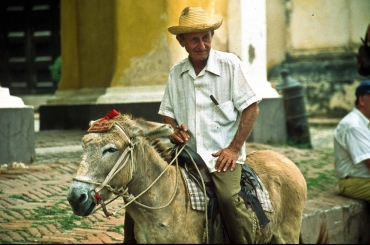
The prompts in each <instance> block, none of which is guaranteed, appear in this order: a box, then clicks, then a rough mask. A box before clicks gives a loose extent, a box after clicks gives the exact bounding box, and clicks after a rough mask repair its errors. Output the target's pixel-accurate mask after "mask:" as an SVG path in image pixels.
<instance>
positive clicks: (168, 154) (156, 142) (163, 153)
mask: <svg viewBox="0 0 370 245" xmlns="http://www.w3.org/2000/svg"><path fill="white" fill-rule="evenodd" d="M149 142H150V144H151V146H153V148H154V150H155V151H156V152H158V154H159V156H160V157H162V159H163V160H165V161H166V162H168V163H169V162H171V160H172V159H173V156H172V148H171V147H169V146H167V145H166V144H164V143H163V142H162V141H161V140H160V139H158V138H157V139H149Z"/></svg>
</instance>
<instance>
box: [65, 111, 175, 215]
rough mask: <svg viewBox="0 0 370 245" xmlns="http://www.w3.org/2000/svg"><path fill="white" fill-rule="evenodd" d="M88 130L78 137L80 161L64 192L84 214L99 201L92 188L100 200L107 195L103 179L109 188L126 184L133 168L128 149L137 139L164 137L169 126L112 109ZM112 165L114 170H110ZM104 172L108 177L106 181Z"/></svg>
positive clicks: (108, 192) (81, 213)
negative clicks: (68, 187) (80, 144)
mask: <svg viewBox="0 0 370 245" xmlns="http://www.w3.org/2000/svg"><path fill="white" fill-rule="evenodd" d="M88 132H89V133H88V134H87V135H85V136H84V137H83V138H82V145H83V151H84V152H83V156H82V161H81V163H80V167H79V169H78V171H77V176H76V178H75V180H74V181H73V183H72V185H71V187H70V189H69V191H68V195H67V199H68V201H69V203H70V205H71V207H72V209H73V212H74V213H75V214H76V215H79V216H87V215H89V214H91V213H92V211H93V210H94V208H95V206H96V204H97V203H98V202H99V201H98V202H97V200H96V198H95V200H94V197H96V193H95V191H97V192H100V193H99V195H100V197H99V198H101V199H102V200H107V199H108V198H109V197H110V196H111V192H110V191H109V190H108V189H107V188H106V186H105V185H104V186H102V185H101V184H102V183H103V182H106V183H105V184H106V185H108V186H110V187H112V188H119V187H122V186H126V185H127V184H128V182H129V181H130V179H131V177H132V176H131V174H132V171H133V169H132V168H133V166H131V162H130V161H131V159H129V158H130V157H132V156H130V150H131V149H132V147H134V146H135V145H136V144H139V141H140V139H142V138H143V137H148V138H160V137H166V136H169V135H171V134H172V133H173V129H172V127H171V126H170V125H168V124H161V123H156V122H149V121H145V120H144V119H141V118H139V119H133V118H132V116H130V115H123V114H119V113H118V112H116V111H115V110H113V111H112V112H110V113H109V114H107V116H106V117H104V118H103V119H100V120H97V121H95V122H93V123H92V124H91V127H90V129H89V130H88ZM126 160H127V161H126ZM112 168H113V169H116V170H117V171H116V172H115V171H113V172H112V171H111V170H112ZM108 175H109V176H111V177H110V178H109V179H108V180H106V178H107V176H108ZM100 187H101V188H100ZM97 189H98V190H97Z"/></svg>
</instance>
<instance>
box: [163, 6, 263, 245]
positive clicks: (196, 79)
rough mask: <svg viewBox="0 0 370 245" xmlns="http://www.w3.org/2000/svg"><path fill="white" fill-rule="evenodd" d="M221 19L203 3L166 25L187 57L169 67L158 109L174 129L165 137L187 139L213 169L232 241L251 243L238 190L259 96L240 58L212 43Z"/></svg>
mask: <svg viewBox="0 0 370 245" xmlns="http://www.w3.org/2000/svg"><path fill="white" fill-rule="evenodd" d="M221 24H222V20H212V19H211V17H210V16H208V14H207V13H206V12H205V11H204V10H203V9H202V8H200V7H187V8H185V9H184V10H183V11H182V13H181V15H180V18H179V25H178V26H172V27H169V28H168V31H169V32H170V33H171V34H174V35H176V39H177V41H178V42H179V44H180V45H181V46H182V47H184V48H185V49H186V51H187V52H188V53H189V56H188V57H187V58H186V59H184V60H182V61H180V62H179V63H177V64H175V65H174V66H173V67H172V68H171V71H170V74H169V77H168V82H167V86H166V90H165V94H164V96H163V100H162V102H161V105H160V108H159V112H158V113H159V114H160V115H162V117H163V122H164V123H167V124H170V125H171V126H172V127H173V128H174V129H175V131H174V134H172V135H171V136H170V140H171V141H172V142H173V141H177V142H180V143H186V144H187V145H188V146H189V147H190V148H191V149H193V150H194V151H196V152H197V153H198V154H199V155H200V156H201V157H202V159H203V160H204V162H205V163H206V165H207V167H208V169H209V171H210V172H211V173H212V179H213V182H214V183H215V186H216V195H217V198H218V202H219V205H220V209H221V212H222V214H223V217H224V220H225V224H226V228H227V231H228V234H229V235H230V237H231V240H232V242H233V243H255V237H254V232H253V229H251V227H254V226H255V214H254V213H253V211H251V210H247V209H246V207H245V205H244V202H243V200H242V199H241V198H240V197H239V196H238V193H239V191H240V179H241V171H242V164H244V162H245V160H246V149H245V148H246V144H245V141H246V139H247V137H248V136H249V134H250V132H251V130H252V127H253V124H254V121H255V119H256V117H257V115H258V111H259V109H258V105H257V104H258V103H259V102H260V101H261V98H260V97H259V96H258V95H257V94H256V92H255V91H254V90H253V88H252V87H251V85H250V83H249V81H248V79H247V74H246V70H245V67H244V66H243V64H242V62H241V61H240V59H239V58H238V57H237V56H236V55H234V54H231V53H225V52H220V51H217V50H214V49H212V48H211V43H212V38H213V35H214V30H216V29H217V28H219V27H220V26H221ZM248 230H249V231H248Z"/></svg>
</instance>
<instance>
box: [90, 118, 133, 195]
mask: <svg viewBox="0 0 370 245" xmlns="http://www.w3.org/2000/svg"><path fill="white" fill-rule="evenodd" d="M114 126H116V127H117V128H118V129H119V130H120V131H121V132H122V133H123V134H124V135H125V136H126V138H127V139H128V142H129V145H128V146H127V147H126V149H125V150H124V151H123V152H122V154H121V156H120V158H118V160H117V162H116V164H114V166H113V168H112V169H111V170H110V172H109V174H108V175H107V177H105V180H104V181H103V182H102V183H101V184H100V185H99V186H98V187H96V188H95V192H99V191H100V190H101V189H103V188H104V187H105V186H106V185H107V184H108V183H109V181H111V180H112V179H113V177H114V176H115V175H116V174H117V173H118V172H119V171H120V170H121V169H122V168H123V167H124V166H125V165H126V163H127V160H128V159H129V157H127V158H126V161H125V162H124V163H123V164H122V165H121V167H120V168H119V169H117V168H118V166H119V165H120V163H121V162H122V160H123V158H124V157H125V156H126V155H127V153H128V152H130V155H131V164H130V166H131V171H130V175H131V176H130V179H131V177H132V167H133V161H132V150H133V144H132V142H131V140H130V138H129V137H128V136H127V134H126V133H125V131H123V129H122V128H121V126H119V125H118V124H114Z"/></svg>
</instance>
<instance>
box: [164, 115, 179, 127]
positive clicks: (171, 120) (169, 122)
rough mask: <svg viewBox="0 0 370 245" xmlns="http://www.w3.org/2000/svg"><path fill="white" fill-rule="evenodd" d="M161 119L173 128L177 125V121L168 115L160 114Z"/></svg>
mask: <svg viewBox="0 0 370 245" xmlns="http://www.w3.org/2000/svg"><path fill="white" fill-rule="evenodd" d="M162 121H163V123H166V124H169V125H171V126H172V127H173V128H176V126H177V121H176V120H175V119H173V118H171V117H168V116H162Z"/></svg>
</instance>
